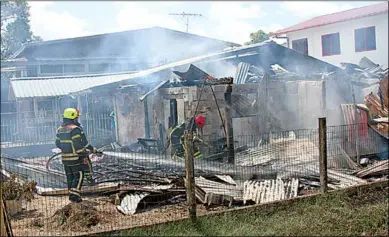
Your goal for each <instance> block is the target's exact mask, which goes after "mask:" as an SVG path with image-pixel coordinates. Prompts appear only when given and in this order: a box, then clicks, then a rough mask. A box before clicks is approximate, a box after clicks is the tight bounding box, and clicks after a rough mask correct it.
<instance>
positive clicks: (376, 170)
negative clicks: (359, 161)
mask: <svg viewBox="0 0 389 237" xmlns="http://www.w3.org/2000/svg"><path fill="white" fill-rule="evenodd" d="M388 166H389V160H384V161H378V162H376V163H374V164H372V165H371V166H368V167H366V168H364V169H362V170H360V171H358V172H357V173H356V176H357V177H360V178H365V177H369V176H370V177H371V176H379V175H389V170H388Z"/></svg>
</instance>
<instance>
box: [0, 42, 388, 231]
mask: <svg viewBox="0 0 389 237" xmlns="http://www.w3.org/2000/svg"><path fill="white" fill-rule="evenodd" d="M362 61H365V60H362ZM350 67H352V68H355V67H356V66H355V65H349V69H347V68H346V70H344V69H341V68H339V67H336V66H333V65H331V64H328V63H326V62H323V61H320V60H318V59H315V58H313V57H310V56H308V55H304V54H301V53H299V52H297V51H295V50H293V49H288V48H286V47H283V46H281V45H278V44H276V43H274V42H267V43H260V44H255V45H249V46H244V47H240V48H237V49H230V50H225V51H221V52H217V53H213V54H208V55H201V56H197V57H193V58H189V59H185V60H180V61H176V62H174V63H168V64H165V65H161V66H157V67H154V68H151V69H148V70H142V71H139V72H134V73H118V74H102V75H89V76H78V77H58V78H55V79H54V78H51V80H45V79H42V78H37V79H29V80H27V79H13V80H12V81H11V85H12V89H13V93H14V95H15V97H21V98H23V97H25V98H30V97H34V96H37V94H34V93H46V92H44V91H40V90H39V89H37V90H25V89H23V88H34V87H38V85H39V88H45V87H47V86H48V85H49V86H50V87H52V88H56V90H55V91H57V93H62V94H66V95H70V96H73V97H75V98H76V101H77V104H76V105H77V106H78V107H81V108H83V110H84V111H85V109H84V107H83V106H88V107H89V106H91V102H90V101H91V100H90V99H89V97H87V95H96V94H99V95H106V96H107V97H109V98H110V101H112V105H113V111H114V112H115V125H116V126H115V128H114V129H115V131H116V133H115V135H116V140H117V142H118V143H119V144H118V145H119V148H121V149H116V148H118V146H117V144H112V146H113V147H109V148H107V149H105V150H104V151H103V154H102V155H101V157H97V156H94V157H92V158H91V159H92V162H93V170H94V171H93V172H94V177H95V178H96V183H97V185H96V186H94V187H85V188H83V189H82V195H85V196H86V195H94V196H90V197H86V198H85V199H89V200H91V199H92V200H93V201H94V202H97V203H98V204H99V205H98V206H100V207H104V208H105V209H107V210H108V209H109V210H111V211H113V212H111V213H110V214H109V215H110V218H109V219H110V222H108V223H101V225H100V224H99V225H100V226H99V227H98V228H101V229H110V228H112V223H113V222H115V228H116V227H120V228H122V227H123V228H124V227H126V228H128V227H129V226H134V223H135V222H136V221H138V220H139V218H144V219H145V220H150V221H151V222H153V221H156V222H158V220H161V219H162V218H160V216H159V217H155V216H153V213H154V212H152V211H150V212H147V211H145V212H144V213H142V214H141V213H140V212H141V211H140V210H148V208H151V207H152V208H155V209H158V208H161V206H163V207H162V208H166V206H168V205H170V207H175V205H181V204H183V203H184V201H185V196H186V195H185V194H187V193H186V190H185V185H184V181H185V174H186V173H185V172H186V170H185V162H183V161H182V160H179V159H177V160H175V159H171V158H172V157H171V156H170V155H169V154H166V153H165V151H166V150H165V148H166V147H167V141H166V137H167V135H168V134H169V130H170V129H171V128H172V127H174V126H175V125H177V124H180V123H182V122H185V121H188V120H189V119H190V118H192V117H193V116H194V115H195V114H197V113H201V114H203V115H205V116H206V125H205V126H204V128H203V129H202V131H200V132H201V138H202V139H203V141H204V144H206V145H207V146H205V145H204V146H201V147H200V149H202V153H203V154H204V157H202V158H201V159H195V160H194V161H193V163H194V164H193V166H194V176H195V185H194V189H195V197H196V200H197V201H198V202H199V203H202V204H204V205H205V206H211V205H218V206H225V207H226V208H228V207H233V206H239V205H249V204H251V203H257V204H258V203H267V202H272V201H278V200H283V199H288V198H294V197H296V196H301V195H305V194H306V193H310V192H317V189H318V187H320V182H319V180H320V179H319V176H320V175H321V172H320V171H319V149H318V147H319V142H318V137H319V136H318V131H317V119H318V118H319V117H327V121H328V125H329V127H327V132H326V133H327V141H328V143H327V149H328V153H327V156H328V172H327V173H328V188H329V189H332V190H336V189H340V188H345V187H349V186H354V185H360V184H366V183H367V182H369V181H371V180H373V181H374V180H377V179H380V178H382V176H383V175H385V174H386V175H387V174H388V169H387V164H388V161H387V160H384V161H377V159H376V160H375V161H373V159H372V161H370V162H366V163H364V164H363V166H360V164H359V163H358V162H359V160H358V159H356V157H357V156H358V155H359V156H361V157H363V158H365V159H367V157H374V158H375V157H376V156H377V154H378V155H381V154H382V152H381V151H380V147H381V145H382V144H384V143H379V142H376V141H377V140H376V139H375V138H377V137H379V136H381V135H379V133H377V132H375V131H373V133H372V132H371V130H369V128H370V127H375V129H376V130H380V129H381V130H382V126H384V125H383V123H385V125H387V122H385V121H384V119H385V118H386V121H387V100H386V102H385V100H384V99H382V103H381V102H380V99H379V98H382V96H376V95H375V92H374V93H373V94H374V95H370V94H369V93H370V92H367V94H366V91H381V92H380V93H381V94H382V95H385V94H384V93H382V91H383V90H387V79H384V80H382V79H381V77H382V76H383V75H387V72H385V70H380V69H374V70H373V69H371V68H370V67H364V66H362V65H361V66H360V67H361V68H360V69H358V70H359V71H358V70H357V71H358V73H354V74H353V73H351V71H350V70H351V69H350ZM352 75H353V76H352ZM361 75H362V76H363V77H365V78H363V77H362V76H361ZM374 75H378V77H377V78H379V80H378V85H376V84H374V83H377V81H375V82H374V83H373V84H371V82H370V79H371V78H372V77H373V76H374ZM77 81H81V82H83V83H79V84H78V88H77V89H74V88H73V87H70V88H69V87H67V85H69V84H72V83H76V82H77ZM69 82H71V83H69ZM385 83H386V84H385ZM373 85H374V86H376V87H375V88H376V90H375V89H372V88H369V87H371V86H373ZM377 86H378V87H377ZM64 90H65V91H66V92H64ZM365 94H366V95H370V96H368V97H364V96H365ZM386 96H387V95H386ZM86 97H87V98H88V100H86ZM364 98H366V106H367V108H368V110H367V111H369V112H368V113H367V114H363V113H355V110H353V109H355V107H354V106H355V105H358V108H357V109H358V110H357V112H358V111H359V112H361V111H362V110H361V108H364V106H362V105H360V103H363V99H364ZM103 102H104V101H100V102H97V103H96V104H97V106H100V107H103V106H106V105H105V104H104V103H103ZM380 103H381V104H380ZM385 103H386V104H385ZM385 106H386V107H385ZM364 109H366V108H364ZM353 111H354V112H353ZM364 111H366V110H364ZM356 114H358V115H360V117H357V118H358V119H360V120H359V121H365V122H366V123H363V124H358V126H357V129H355V126H354V123H355V117H353V116H355V115H356ZM84 116H89V115H88V114H86V115H84ZM369 116H371V118H369ZM385 116H386V117H385ZM373 117H374V119H373ZM362 119H365V120H362ZM373 121H375V122H376V123H374V124H373V123H372V122H373ZM84 124H85V123H84ZM332 125H337V126H332ZM339 125H343V126H339ZM91 127H92V128H91V129H95V130H97V129H100V127H98V126H96V125H94V126H91ZM365 128H367V129H365ZM285 130H289V131H287V132H284V131H285ZM88 132H90V131H88ZM285 133H287V134H285ZM92 134H93V133H92ZM88 135H89V134H88ZM356 137H361V138H363V139H360V140H358V141H357V139H356ZM385 141H386V142H387V140H385ZM92 142H93V141H92ZM219 142H220V143H219ZM358 142H360V144H365V143H366V142H370V143H371V144H372V145H371V146H368V145H364V146H363V148H366V149H359V148H358ZM137 145H138V146H137ZM220 145H221V146H220ZM386 145H387V143H386ZM120 146H121V147H120ZM139 147H141V148H144V149H145V150H146V152H139V150H136V149H137V148H139ZM360 147H362V146H360ZM154 148H156V149H157V152H149V151H151V150H154ZM140 150H141V151H142V149H140ZM167 153H168V152H167ZM380 153H381V154H380ZM231 154H232V155H231ZM225 158H227V159H225ZM230 158H232V159H230ZM382 159H385V157H383V158H382ZM386 159H387V155H386ZM362 163H363V162H362ZM2 164H4V166H3V167H4V168H3V169H4V170H2V172H3V173H6V172H5V171H7V172H10V173H19V174H23V175H25V176H28V177H30V178H31V177H36V180H37V183H38V184H37V185H38V194H39V196H38V198H37V199H36V200H34V205H35V206H39V205H41V206H43V208H42V209H47V210H50V211H53V209H54V210H55V209H57V210H62V208H63V206H64V204H63V203H64V200H65V198H66V197H64V195H66V194H67V192H68V190H67V189H66V179H65V175H64V170H63V167H62V165H61V161H60V154H59V153H58V154H56V155H54V156H52V157H51V158H48V157H40V158H36V159H28V160H27V161H24V160H22V159H19V158H17V157H12V156H9V155H8V154H7V155H5V154H3V155H2ZM42 196H45V197H42ZM47 196H50V197H47ZM96 196H106V197H109V198H110V201H105V200H104V201H101V200H100V199H99V198H95V197H96ZM46 199H50V200H53V203H54V201H57V202H58V203H59V204H57V206H55V208H47V205H48V204H47V203H45V200H46ZM61 202H62V204H61ZM32 206H33V205H32ZM29 208H30V209H31V207H29ZM29 208H27V209H29ZM160 210H162V211H157V212H158V213H163V214H165V213H166V215H169V216H172V215H170V212H169V210H170V209H169V208H166V209H160ZM198 210H201V207H200V208H198ZM206 210H207V209H206ZM201 211H202V210H201ZM157 212H155V213H157ZM102 213H104V212H102ZM203 213H207V211H204V212H203ZM122 214H124V215H122ZM143 214H144V215H143ZM44 215H45V218H47V220H49V219H50V218H52V217H53V215H55V214H53V213H45V214H44ZM130 216H131V218H130ZM145 216H146V218H145ZM32 221H33V220H32V218H26V224H25V225H23V228H26V227H25V226H28V224H30V223H29V222H32ZM49 221H50V220H49ZM153 223H154V222H153ZM30 226H31V225H30ZM47 226H48V227H47V228H48V230H49V231H52V232H50V233H54V232H55V231H57V232H58V233H59V234H61V231H60V230H53V229H50V228H51V227H50V226H49V225H47ZM45 228H46V227H45ZM96 228H97V227H96ZM101 229H98V230H96V229H93V227H92V229H91V233H92V232H93V231H96V232H98V231H101ZM28 230H29V229H28ZM18 231H19V232H18V233H22V232H23V231H25V229H22V228H19V229H18ZM32 231H34V230H32ZM62 234H64V232H62Z"/></svg>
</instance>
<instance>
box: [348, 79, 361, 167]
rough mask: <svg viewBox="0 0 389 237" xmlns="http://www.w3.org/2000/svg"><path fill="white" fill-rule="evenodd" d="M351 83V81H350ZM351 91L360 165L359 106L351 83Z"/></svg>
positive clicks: (356, 145)
mask: <svg viewBox="0 0 389 237" xmlns="http://www.w3.org/2000/svg"><path fill="white" fill-rule="evenodd" d="M350 84H351V83H350ZM351 92H352V97H353V104H354V118H355V123H356V131H355V132H356V133H353V134H355V151H356V153H357V154H356V155H357V165H360V161H359V160H360V155H359V114H358V107H357V103H356V102H355V93H354V86H353V85H352V84H351Z"/></svg>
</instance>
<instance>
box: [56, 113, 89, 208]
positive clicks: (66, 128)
mask: <svg viewBox="0 0 389 237" xmlns="http://www.w3.org/2000/svg"><path fill="white" fill-rule="evenodd" d="M55 144H56V146H57V147H58V148H59V149H61V151H62V162H63V164H64V168H65V173H66V178H67V184H68V189H69V200H70V201H72V202H80V201H81V195H80V194H81V186H82V183H83V181H84V179H87V181H88V182H91V183H93V179H92V164H91V161H90V159H89V157H88V151H87V149H88V150H90V151H94V148H93V146H91V145H90V144H89V143H88V140H87V139H86V136H85V134H84V131H83V129H82V128H81V127H80V126H77V125H76V124H75V123H74V121H73V120H66V119H64V124H63V125H62V126H61V127H59V128H58V129H57V135H56V141H55Z"/></svg>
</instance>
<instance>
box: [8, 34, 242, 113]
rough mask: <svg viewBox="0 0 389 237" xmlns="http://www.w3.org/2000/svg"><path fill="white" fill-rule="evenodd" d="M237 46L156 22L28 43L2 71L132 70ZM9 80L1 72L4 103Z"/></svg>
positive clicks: (22, 73) (25, 75)
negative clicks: (131, 28)
mask: <svg viewBox="0 0 389 237" xmlns="http://www.w3.org/2000/svg"><path fill="white" fill-rule="evenodd" d="M234 46H239V45H238V44H235V43H231V42H226V41H222V40H217V39H211V38H207V37H203V36H198V35H194V34H189V33H184V32H180V31H175V30H170V29H165V28H161V27H152V28H146V29H139V30H131V31H125V32H119V33H109V34H100V35H92V36H85V37H77V38H70V39H60V40H50V41H44V42H39V43H31V44H26V45H24V46H22V47H21V48H20V49H19V50H18V51H17V52H15V53H14V54H13V55H12V56H11V57H10V58H9V59H5V60H4V59H2V61H1V71H2V73H3V72H13V73H14V75H15V77H16V78H31V77H34V78H35V77H59V76H77V75H88V74H103V73H121V72H128V73H130V72H135V71H140V70H146V69H149V68H152V67H156V66H158V65H164V64H166V63H169V62H175V61H179V60H182V59H185V58H191V57H195V56H199V55H204V54H207V53H212V52H218V51H221V50H223V49H226V48H229V47H234ZM8 84H9V81H8V80H7V78H5V77H4V78H3V77H2V80H1V88H2V89H1V98H2V103H3V102H4V103H6V102H8V101H9V99H10V98H9V96H8V92H9V89H8V88H9V85H8ZM47 89H48V90H50V88H47ZM12 105H13V107H15V104H14V103H8V104H4V105H3V104H2V112H11V111H15V110H16V109H15V108H8V107H12ZM38 107H40V105H38ZM31 108H32V107H31ZM38 109H39V108H38ZM31 110H32V109H31Z"/></svg>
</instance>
